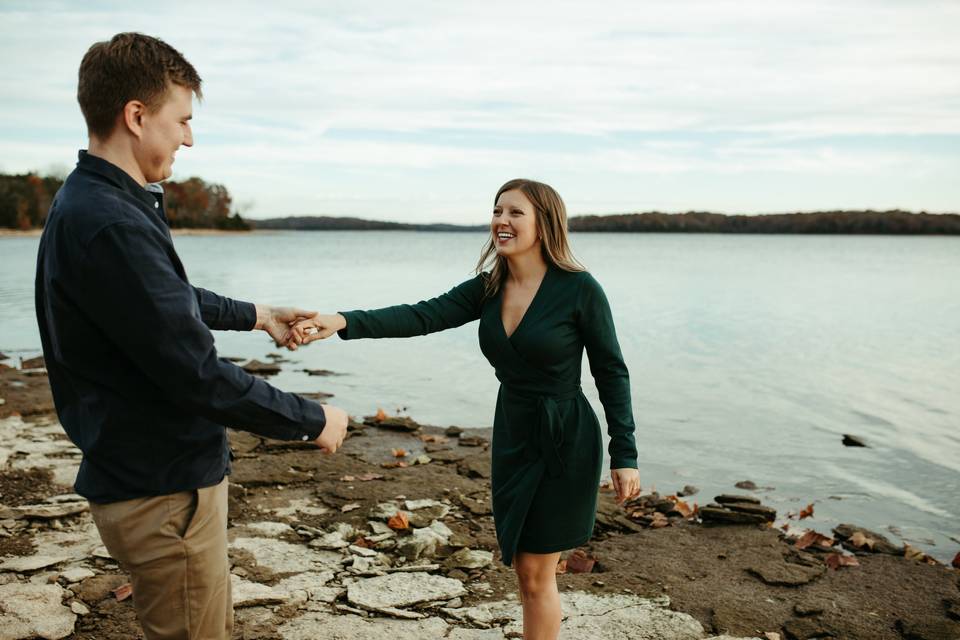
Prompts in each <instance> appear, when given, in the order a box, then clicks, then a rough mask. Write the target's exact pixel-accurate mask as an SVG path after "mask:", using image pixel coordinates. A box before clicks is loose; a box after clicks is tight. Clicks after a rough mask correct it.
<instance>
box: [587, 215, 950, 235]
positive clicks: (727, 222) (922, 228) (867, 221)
mask: <svg viewBox="0 0 960 640" xmlns="http://www.w3.org/2000/svg"><path fill="white" fill-rule="evenodd" d="M570 230H571V231H636V232H647V233H650V232H663V233H812V234H813V233H840V234H845V233H846V234H853V233H857V234H908V235H909V234H932V235H935V234H944V235H956V234H960V215H958V214H955V213H942V214H931V213H926V212H920V213H911V212H909V211H901V210H899V209H895V210H891V211H871V210H867V211H817V212H814V213H780V214H767V215H750V216H748V215H725V214H720V213H707V212H704V211H688V212H687V213H661V212H659V211H653V212H649V213H627V214H620V215H606V216H577V217H575V218H571V219H570Z"/></svg>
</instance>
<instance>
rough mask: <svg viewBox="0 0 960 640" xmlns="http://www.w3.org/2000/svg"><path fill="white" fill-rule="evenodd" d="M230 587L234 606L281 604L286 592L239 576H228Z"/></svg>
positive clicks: (286, 596)
mask: <svg viewBox="0 0 960 640" xmlns="http://www.w3.org/2000/svg"><path fill="white" fill-rule="evenodd" d="M230 588H231V591H232V593H233V606H234V607H254V606H257V605H261V604H282V603H284V602H286V601H287V599H288V597H289V596H288V594H287V593H285V592H281V591H277V590H275V589H274V588H273V587H268V586H267V585H265V584H260V583H259V582H250V581H249V580H244V579H243V578H241V577H239V576H235V575H232V576H230Z"/></svg>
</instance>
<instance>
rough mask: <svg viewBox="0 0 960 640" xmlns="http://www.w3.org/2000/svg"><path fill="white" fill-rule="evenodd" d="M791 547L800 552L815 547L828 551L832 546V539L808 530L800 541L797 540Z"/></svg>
mask: <svg viewBox="0 0 960 640" xmlns="http://www.w3.org/2000/svg"><path fill="white" fill-rule="evenodd" d="M793 546H795V547H796V548H797V549H801V550H802V549H806V548H807V547H809V546H817V547H820V548H821V549H829V548H830V547H832V546H833V538H828V537H827V536H825V535H823V534H821V533H817V532H816V531H813V530H810V531H807V532H806V533H805V534H803V535H802V536H800V539H799V540H797V541H796V542H795V543H794V545H793Z"/></svg>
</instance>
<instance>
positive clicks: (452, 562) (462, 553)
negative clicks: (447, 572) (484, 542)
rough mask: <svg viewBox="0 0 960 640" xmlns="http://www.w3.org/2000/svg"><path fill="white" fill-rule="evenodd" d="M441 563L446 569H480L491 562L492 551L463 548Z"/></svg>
mask: <svg viewBox="0 0 960 640" xmlns="http://www.w3.org/2000/svg"><path fill="white" fill-rule="evenodd" d="M443 564H444V566H445V567H447V568H448V569H482V568H484V567H488V566H490V565H491V564H493V553H492V552H490V551H483V550H473V549H466V548H464V549H460V550H459V551H457V552H456V553H454V554H453V555H451V556H450V557H449V558H447V559H446V561H444V563H443Z"/></svg>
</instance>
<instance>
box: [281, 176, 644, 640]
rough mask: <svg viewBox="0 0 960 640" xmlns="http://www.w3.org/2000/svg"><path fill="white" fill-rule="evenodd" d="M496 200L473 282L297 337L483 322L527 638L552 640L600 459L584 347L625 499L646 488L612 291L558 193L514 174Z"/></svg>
mask: <svg viewBox="0 0 960 640" xmlns="http://www.w3.org/2000/svg"><path fill="white" fill-rule="evenodd" d="M494 202H495V206H494V209H493V219H492V220H491V223H490V232H491V236H490V241H489V243H488V244H487V245H486V247H485V248H484V251H483V253H482V255H481V257H480V262H479V263H478V264H477V276H476V277H474V278H473V279H471V280H468V281H466V282H464V283H463V284H460V285H459V286H457V287H455V288H453V289H452V290H450V291H449V292H448V293H446V294H444V295H441V296H439V297H437V298H433V299H432V300H427V301H424V302H420V303H417V304H414V305H398V306H394V307H387V308H384V309H377V310H374V311H350V312H345V313H338V314H335V315H326V316H324V315H320V316H316V317H314V318H311V319H309V320H304V321H302V322H300V323H298V324H297V325H296V326H295V327H294V333H295V334H296V336H297V338H296V339H297V341H299V342H300V343H301V344H306V343H308V342H311V341H313V340H316V339H320V338H326V337H328V336H330V335H332V334H333V333H334V332H338V333H339V335H340V337H341V338H343V339H346V340H351V339H354V338H399V337H409V336H415V335H424V334H427V333H433V332H435V331H442V330H444V329H449V328H452V327H458V326H460V325H463V324H466V323H467V322H471V321H473V320H477V319H478V318H479V320H480V327H479V337H480V349H481V350H482V351H483V353H484V355H485V356H486V357H487V359H488V360H489V361H490V364H492V365H493V367H494V368H495V369H496V375H497V378H498V379H499V380H500V383H501V384H500V391H499V393H498V396H497V406H496V413H495V416H494V424H493V452H492V455H493V459H492V476H491V479H492V485H493V516H494V521H495V524H496V530H497V540H498V543H499V545H500V551H501V556H502V558H503V562H504V563H505V564H506V565H507V566H510V565H511V563H512V564H513V565H514V568H515V571H516V573H517V577H518V582H519V585H520V592H521V596H522V600H521V601H522V604H523V626H524V638H538V639H539V638H545V639H546V638H549V639H553V638H556V637H557V634H558V633H559V630H560V620H561V612H560V597H559V593H558V591H557V583H556V567H557V562H558V561H559V558H560V552H561V551H563V550H566V549H572V548H574V547H577V546H579V545H582V544H584V543H585V542H587V540H588V539H589V538H590V535H591V532H592V531H593V525H594V518H595V516H596V506H597V486H598V484H599V481H600V467H601V461H602V455H603V454H602V448H601V447H602V445H601V438H600V426H599V422H598V421H597V417H596V415H595V414H594V413H593V410H592V409H591V407H590V404H589V403H588V401H587V399H586V398H585V397H584V395H583V393H582V392H581V390H580V368H581V362H582V359H583V350H584V348H586V351H587V356H588V358H589V360H590V370H591V372H592V373H593V376H594V379H595V380H596V383H597V388H598V390H599V392H600V401H601V402H602V403H603V407H604V411H605V413H606V417H607V424H608V432H609V434H610V447H609V452H610V462H611V465H610V466H611V470H612V471H611V475H612V479H613V485H614V487H615V489H616V491H617V498H618V500H620V501H621V502H622V501H624V500H627V499H629V498H632V497H634V496H636V495H637V494H639V492H640V475H639V473H638V471H637V451H636V445H635V443H634V436H633V432H634V423H633V414H632V410H631V405H630V382H629V378H628V374H627V367H626V365H625V364H624V362H623V357H622V355H621V353H620V347H619V344H618V343H617V337H616V332H615V330H614V326H613V319H612V317H611V314H610V308H609V305H608V304H607V300H606V297H605V296H604V293H603V290H602V289H601V287H600V285H599V284H598V283H597V281H596V280H594V278H593V277H592V276H591V275H590V274H589V273H587V272H586V270H584V268H583V267H582V266H581V265H580V264H579V263H577V262H576V260H575V259H574V258H573V256H572V253H571V251H570V247H569V242H568V238H567V216H566V208H565V207H564V204H563V201H562V200H561V199H560V196H559V195H558V194H557V192H556V191H554V190H553V189H552V188H551V187H549V186H547V185H545V184H542V183H539V182H533V181H531V180H511V181H510V182H507V183H506V184H505V185H503V186H502V187H501V188H500V190H499V191H498V192H497V195H496V198H495V199H494ZM488 265H489V266H490V267H491V268H490V271H489V273H487V272H485V271H484V269H485V268H486V267H487V266H488Z"/></svg>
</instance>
